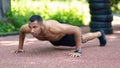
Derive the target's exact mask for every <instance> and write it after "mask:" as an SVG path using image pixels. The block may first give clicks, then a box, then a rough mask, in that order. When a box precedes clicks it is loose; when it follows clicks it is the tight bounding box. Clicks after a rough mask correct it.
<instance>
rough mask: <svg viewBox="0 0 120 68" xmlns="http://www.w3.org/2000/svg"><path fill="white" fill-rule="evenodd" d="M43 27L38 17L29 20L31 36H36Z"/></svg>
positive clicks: (34, 16) (40, 18)
mask: <svg viewBox="0 0 120 68" xmlns="http://www.w3.org/2000/svg"><path fill="white" fill-rule="evenodd" d="M42 26H43V19H42V17H41V16H39V15H33V16H31V17H30V19H29V28H30V29H31V33H32V35H35V36H36V35H38V34H39V33H40V32H41V27H42Z"/></svg>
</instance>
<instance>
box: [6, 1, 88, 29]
mask: <svg viewBox="0 0 120 68" xmlns="http://www.w3.org/2000/svg"><path fill="white" fill-rule="evenodd" d="M82 5H84V6H82ZM11 8H12V10H11V11H9V12H8V13H7V18H8V21H9V22H11V23H13V25H14V26H15V28H18V29H19V28H20V26H21V25H23V24H25V23H27V22H28V19H29V17H30V16H31V15H34V14H38V15H41V16H42V17H43V19H44V20H49V19H53V20H57V21H59V22H65V23H68V24H72V25H76V26H81V25H85V23H86V22H87V23H89V21H84V20H85V18H86V19H88V20H89V18H90V17H89V11H88V9H89V8H88V4H87V2H82V1H72V0H68V1H52V0H51V1H34V0H12V1H11ZM85 8H86V9H85ZM84 12H87V13H84ZM86 14H87V15H88V16H87V17H84V15H86Z"/></svg>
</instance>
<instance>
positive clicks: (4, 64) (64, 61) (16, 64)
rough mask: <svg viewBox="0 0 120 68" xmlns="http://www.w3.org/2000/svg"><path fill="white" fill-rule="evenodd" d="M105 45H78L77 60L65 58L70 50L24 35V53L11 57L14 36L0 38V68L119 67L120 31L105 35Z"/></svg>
mask: <svg viewBox="0 0 120 68" xmlns="http://www.w3.org/2000/svg"><path fill="white" fill-rule="evenodd" d="M107 40H108V43H107V45H106V46H105V47H100V46H99V41H98V39H94V40H92V41H89V42H87V43H85V44H83V46H82V51H83V54H82V56H81V57H79V58H73V57H69V56H68V54H69V53H71V52H73V51H74V48H57V49H56V48H55V47H54V46H53V45H52V44H50V43H49V42H48V41H39V40H37V39H35V38H33V37H32V36H31V35H27V37H26V39H25V44H24V50H25V53H19V54H15V53H14V50H16V49H17V47H18V35H16V36H6V37H0V68H120V31H115V32H114V34H111V35H107Z"/></svg>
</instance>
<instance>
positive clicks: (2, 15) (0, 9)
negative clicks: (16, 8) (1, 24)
mask: <svg viewBox="0 0 120 68" xmlns="http://www.w3.org/2000/svg"><path fill="white" fill-rule="evenodd" d="M10 3H11V2H10V0H0V21H6V13H7V11H8V10H10V7H11V4H10Z"/></svg>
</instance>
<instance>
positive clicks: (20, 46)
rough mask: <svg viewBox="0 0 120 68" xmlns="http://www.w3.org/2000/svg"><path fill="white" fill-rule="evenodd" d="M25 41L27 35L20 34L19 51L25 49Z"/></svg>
mask: <svg viewBox="0 0 120 68" xmlns="http://www.w3.org/2000/svg"><path fill="white" fill-rule="evenodd" d="M24 39H25V33H23V32H20V35H19V47H18V49H23V44H24Z"/></svg>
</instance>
